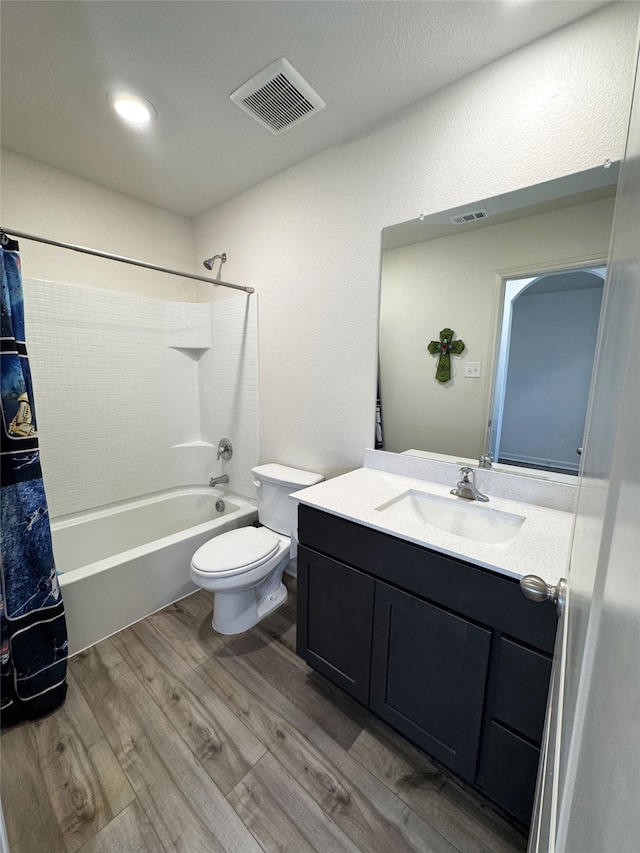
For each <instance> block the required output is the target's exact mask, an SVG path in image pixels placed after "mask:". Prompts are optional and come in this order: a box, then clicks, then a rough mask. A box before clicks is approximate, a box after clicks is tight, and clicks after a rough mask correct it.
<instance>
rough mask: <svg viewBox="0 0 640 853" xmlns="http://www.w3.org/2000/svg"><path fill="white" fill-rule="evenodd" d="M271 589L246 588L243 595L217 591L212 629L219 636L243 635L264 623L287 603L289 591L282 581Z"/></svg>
mask: <svg viewBox="0 0 640 853" xmlns="http://www.w3.org/2000/svg"><path fill="white" fill-rule="evenodd" d="M274 586H275V584H272V585H271V589H268V590H264V588H263V590H262V595H260V589H259V588H258V589H256V588H255V587H254V588H253V589H246V590H242V591H240V592H216V593H215V596H214V599H213V619H212V620H211V626H212V628H213V630H214V631H217V632H218V634H241V633H242V632H243V631H248V630H249V628H253V627H254V625H257V624H258V622H261V621H262V620H263V619H264V618H265V616H268V615H269V614H270V613H273V611H274V610H277V608H278V607H280V606H281V605H282V604H284V603H285V601H286V600H287V595H288V593H287V588H286V586H285V585H284V584H283V583H282V582H280V583H279V584H278V586H276V587H275V589H274V588H273V587H274Z"/></svg>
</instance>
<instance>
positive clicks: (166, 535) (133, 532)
mask: <svg viewBox="0 0 640 853" xmlns="http://www.w3.org/2000/svg"><path fill="white" fill-rule="evenodd" d="M220 501H222V503H223V504H224V508H222V506H221V504H220V503H219V502H220ZM216 504H218V508H216ZM257 520H258V513H257V510H256V506H255V502H253V501H250V500H248V499H247V498H243V497H240V496H238V495H229V496H227V495H225V496H223V495H221V493H220V492H219V491H218V490H216V489H211V488H208V487H191V488H181V489H171V490H169V491H166V492H162V493H160V494H157V495H151V496H149V497H146V498H140V499H135V500H131V501H126V502H123V503H118V504H113V505H111V506H107V507H103V508H102V509H99V510H90V511H87V512H81V513H78V514H76V515H73V516H65V517H61V518H58V519H55V520H52V522H51V532H52V535H53V550H54V554H55V559H56V565H57V568H58V571H59V572H61V574H60V576H59V581H60V587H61V589H62V596H63V599H64V605H65V612H66V615H67V627H68V633H69V654H72V655H73V654H77V652H80V651H82V650H83V649H86V648H88V647H89V646H92V645H93V644H94V643H97V642H99V641H100V640H103V639H105V638H106V637H109V636H110V635H111V634H115V633H116V632H117V631H120V630H122V628H126V627H127V626H128V625H131V624H132V623H134V622H137V621H138V620H139V619H143V618H144V617H145V616H148V615H149V614H151V613H154V612H155V611H156V610H161V609H162V608H163V607H166V606H167V605H168V604H171V603H172V602H174V601H178V599H180V598H184V597H185V596H186V595H189V594H190V593H192V592H195V591H196V590H197V589H198V587H197V586H196V585H195V584H194V583H192V581H191V579H190V577H189V567H190V564H191V557H192V556H193V554H194V552H195V551H196V550H197V549H198V548H199V547H200V546H201V545H203V544H204V543H205V542H206V541H207V540H208V539H211V538H213V537H214V536H219V535H220V534H222V533H226V532H227V531H228V530H233V529H235V528H236V527H246V526H248V525H250V524H253V523H254V522H255V521H257Z"/></svg>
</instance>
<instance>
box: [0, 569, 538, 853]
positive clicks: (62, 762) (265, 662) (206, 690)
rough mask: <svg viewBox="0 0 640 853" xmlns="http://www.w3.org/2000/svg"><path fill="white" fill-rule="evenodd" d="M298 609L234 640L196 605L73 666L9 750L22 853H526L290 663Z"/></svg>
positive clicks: (169, 611) (347, 703) (409, 751)
mask: <svg viewBox="0 0 640 853" xmlns="http://www.w3.org/2000/svg"><path fill="white" fill-rule="evenodd" d="M288 585H289V588H290V595H289V600H288V601H287V603H286V604H285V605H283V607H281V608H280V609H279V610H278V611H276V612H275V613H274V614H272V615H271V616H270V617H268V618H267V619H266V620H265V621H263V622H262V623H261V624H260V625H259V626H257V627H256V628H254V629H252V630H251V631H249V632H247V633H246V634H242V635H240V636H236V637H222V636H220V635H217V634H215V633H214V632H213V631H212V629H211V605H212V596H211V595H210V594H208V593H205V592H203V591H202V592H197V593H195V594H194V595H192V596H190V597H189V598H187V599H184V600H183V601H181V602H178V603H177V604H174V605H171V606H170V607H167V608H166V609H164V610H162V611H160V612H159V613H156V614H154V615H153V616H149V617H148V618H147V619H145V620H143V621H142V622H139V623H138V624H137V625H134V626H132V627H131V628H127V629H126V630H124V631H121V632H120V633H119V634H116V635H115V636H114V637H112V638H111V639H109V640H105V641H104V642H102V643H100V644H98V645H97V646H94V647H93V648H92V649H90V650H89V651H87V652H84V653H82V654H80V655H78V656H76V657H75V658H73V660H72V661H71V662H70V666H69V694H68V698H67V701H66V703H65V705H64V707H63V708H61V709H60V710H58V711H57V712H56V713H54V714H52V715H50V716H49V717H47V718H45V719H43V720H40V721H38V722H33V723H26V724H22V725H20V726H18V727H15V728H13V729H9V730H8V731H6V732H5V733H4V734H3V735H2V739H1V740H0V760H1V764H2V775H1V782H2V803H3V806H4V812H5V820H6V823H7V831H8V835H9V844H10V850H11V853H76V851H78V853H115V851H121V853H164V851H181V853H200V851H207V853H212V851H223V853H259V851H263V850H264V851H269V853H275V851H287V853H309V851H321V853H339V851H366V853H403V851H421V853H515V851H524V850H525V849H526V840H525V839H524V838H523V837H522V836H521V835H519V833H517V832H516V831H515V830H514V829H513V828H512V827H510V826H509V825H508V824H507V823H505V822H504V821H502V820H501V819H500V818H499V817H498V816H497V815H496V814H494V812H493V811H492V810H491V809H490V808H488V807H487V806H486V805H484V804H482V803H480V802H479V801H478V800H476V799H475V798H474V797H473V796H471V795H468V794H467V793H465V792H464V791H463V790H462V789H461V788H460V787H458V785H456V784H455V783H454V782H453V781H452V780H451V779H449V778H448V777H447V776H446V775H444V774H443V773H442V772H440V771H439V770H438V769H437V768H436V767H434V766H433V765H432V764H431V763H430V762H429V761H428V760H427V759H426V758H425V756H424V755H423V754H422V753H420V752H419V751H418V750H416V749H414V748H413V747H412V746H411V745H410V744H408V743H407V742H406V741H405V740H404V739H403V738H401V737H400V736H398V735H397V734H396V733H395V732H393V731H392V730H391V729H390V728H388V727H387V726H386V725H385V724H384V723H382V722H380V721H379V720H377V719H376V718H374V717H373V716H372V715H370V714H369V712H368V711H366V710H365V709H364V708H362V707H361V706H360V705H358V704H357V703H356V702H354V701H352V700H351V699H350V698H349V697H347V696H346V695H345V694H344V693H342V692H341V691H340V690H338V689H337V688H334V687H333V686H332V685H331V684H330V683H329V682H328V681H326V680H325V679H323V678H322V677H321V676H319V675H317V674H316V673H314V672H313V671H312V670H311V669H310V668H309V667H308V666H307V665H306V664H305V663H304V662H303V661H302V660H300V658H298V657H297V656H296V655H295V653H294V647H295V581H293V580H289V581H288Z"/></svg>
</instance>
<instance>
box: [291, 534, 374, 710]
mask: <svg viewBox="0 0 640 853" xmlns="http://www.w3.org/2000/svg"><path fill="white" fill-rule="evenodd" d="M374 586H375V581H374V580H373V578H370V577H369V576H368V575H365V574H363V573H362V572H359V571H357V570H356V569H352V568H350V567H349V566H345V565H343V564H342V563H339V562H338V561H337V560H332V559H330V558H328V557H323V556H322V555H321V554H317V553H316V552H315V551H312V550H310V549H309V548H304V547H303V546H300V547H299V549H298V636H297V644H298V654H299V655H300V656H301V657H303V658H304V659H305V660H306V661H307V663H308V664H309V665H310V666H312V667H313V668H314V669H317V670H318V672H321V673H322V674H323V675H325V676H326V677H327V678H328V679H330V680H331V681H333V682H334V684H337V685H338V687H341V688H342V689H343V690H344V691H345V692H346V693H349V694H350V695H351V696H353V697H354V698H355V699H358V700H359V701H360V702H362V703H363V704H365V705H366V704H367V703H368V701H369V672H370V664H371V631H372V625H373V591H374Z"/></svg>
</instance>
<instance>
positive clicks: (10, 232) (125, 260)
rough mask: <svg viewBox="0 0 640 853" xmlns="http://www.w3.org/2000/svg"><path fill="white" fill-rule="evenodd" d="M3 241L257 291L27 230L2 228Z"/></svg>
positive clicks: (234, 288) (252, 290)
mask: <svg viewBox="0 0 640 853" xmlns="http://www.w3.org/2000/svg"><path fill="white" fill-rule="evenodd" d="M0 235H1V237H2V243H3V244H4V243H5V235H6V237H20V238H21V239H23V240H33V241H34V242H35V243H46V244H47V245H48V246H58V247H59V248H61V249H71V251H72V252H82V253H83V254H84V255H95V256H96V257H97V258H107V260H109V261H120V263H122V264H131V265H132V266H134V267H144V269H147V270H155V271H156V272H165V273H168V274H169V275H179V276H180V277H181V278H192V279H194V280H195V281H205V282H206V283H207V284H219V285H220V286H221V287H231V288H233V290H244V291H245V293H255V290H254V288H253V287H244V286H243V285H241V284H232V283H231V282H230V281H221V280H220V279H216V278H207V277H206V276H204V275H195V274H194V273H190V272H181V271H180V270H172V269H169V267H160V266H158V265H157V264H148V263H147V262H146V261H136V260H134V259H133V258H125V257H123V256H122V255H112V254H110V253H109V252H100V251H98V249H87V248H86V247H85V246H74V244H73V243H63V242H62V241H61V240H49V239H48V238H47V237H36V236H35V235H34V234H27V233H26V232H25V231H16V230H14V229H13V228H0Z"/></svg>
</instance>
